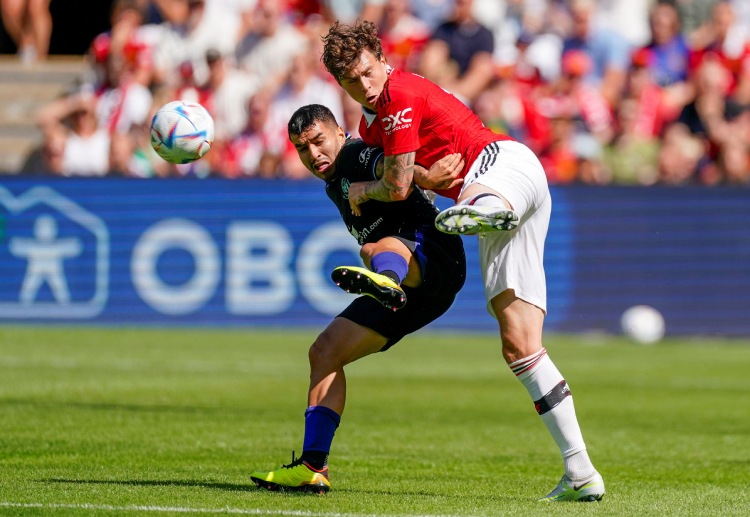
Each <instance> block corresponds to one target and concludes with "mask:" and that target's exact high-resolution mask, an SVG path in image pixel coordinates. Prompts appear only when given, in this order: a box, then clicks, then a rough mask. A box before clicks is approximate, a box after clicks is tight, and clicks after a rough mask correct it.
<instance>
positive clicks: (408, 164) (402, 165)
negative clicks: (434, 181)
mask: <svg viewBox="0 0 750 517" xmlns="http://www.w3.org/2000/svg"><path fill="white" fill-rule="evenodd" d="M416 154H417V153H416V152H415V151H412V152H410V153H403V154H395V155H393V156H386V157H385V163H384V165H383V175H382V177H381V178H380V179H378V180H375V181H361V182H357V183H352V184H351V185H350V186H349V206H350V207H351V209H352V213H353V214H354V215H361V213H362V212H361V211H360V209H359V205H361V204H362V203H364V202H365V201H367V200H369V199H374V200H376V201H385V202H390V201H403V200H404V199H406V198H407V197H409V194H411V191H412V188H413V186H412V181H413V179H414V161H415V156H416Z"/></svg>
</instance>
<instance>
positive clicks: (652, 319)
mask: <svg viewBox="0 0 750 517" xmlns="http://www.w3.org/2000/svg"><path fill="white" fill-rule="evenodd" d="M620 326H621V327H622V331H623V332H624V333H625V335H626V336H628V337H629V338H630V339H632V340H634V341H636V342H638V343H640V344H642V345H651V344H654V343H656V342H658V341H660V340H661V339H662V338H663V337H664V331H665V324H664V317H663V316H662V315H661V313H660V312H659V311H657V310H656V309H654V308H653V307H649V306H648V305H635V306H633V307H630V308H629V309H628V310H626V311H625V312H623V313H622V317H621V318H620Z"/></svg>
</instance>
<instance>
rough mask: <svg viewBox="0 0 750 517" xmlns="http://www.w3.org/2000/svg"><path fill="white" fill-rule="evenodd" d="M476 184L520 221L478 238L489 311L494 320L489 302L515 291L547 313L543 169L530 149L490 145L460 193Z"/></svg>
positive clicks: (547, 202)
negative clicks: (497, 197) (504, 202)
mask: <svg viewBox="0 0 750 517" xmlns="http://www.w3.org/2000/svg"><path fill="white" fill-rule="evenodd" d="M474 183H479V184H481V185H484V186H486V187H489V188H491V189H492V190H494V191H495V192H497V193H499V194H501V195H502V196H503V197H504V198H505V199H507V200H508V201H509V202H510V204H511V206H512V208H513V210H515V212H516V213H517V214H518V216H519V218H520V223H519V225H518V227H516V229H514V230H511V231H508V232H502V231H500V232H492V233H488V234H486V235H485V236H484V237H480V238H479V260H480V264H481V267H482V275H483V278H484V293H485V297H486V299H487V310H488V311H489V313H490V314H492V316H493V317H495V313H494V312H493V311H492V306H491V305H490V300H492V298H494V297H495V296H497V295H498V294H500V293H502V292H503V291H505V290H507V289H513V290H514V291H515V295H516V296H517V297H518V298H520V299H522V300H524V301H527V302H529V303H531V304H533V305H536V306H537V307H539V308H541V309H542V310H543V311H544V312H545V313H546V312H547V285H546V280H545V276H544V264H543V260H544V239H545V238H546V237H547V228H548V227H549V220H550V212H551V210H552V198H551V196H550V193H549V186H548V184H547V176H546V174H545V173H544V168H543V167H542V164H541V163H540V162H539V159H538V158H537V157H536V155H535V154H534V153H533V152H532V151H531V149H529V148H528V147H526V146H525V145H523V144H522V143H520V142H515V141H500V142H493V143H492V144H490V145H488V146H487V147H485V148H484V150H483V151H482V152H481V153H480V154H479V156H478V157H477V159H476V161H474V163H473V164H472V166H471V168H470V169H469V172H468V173H467V174H466V177H465V178H464V186H463V188H464V189H466V188H467V187H468V186H469V185H472V184H474Z"/></svg>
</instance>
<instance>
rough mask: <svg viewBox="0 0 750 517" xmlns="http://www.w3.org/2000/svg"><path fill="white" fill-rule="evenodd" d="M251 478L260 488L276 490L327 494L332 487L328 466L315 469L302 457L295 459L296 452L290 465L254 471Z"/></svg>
mask: <svg viewBox="0 0 750 517" xmlns="http://www.w3.org/2000/svg"><path fill="white" fill-rule="evenodd" d="M250 479H251V480H252V481H253V483H255V486H257V487H258V488H265V489H268V490H274V491H275V490H281V491H294V492H313V493H316V494H325V493H326V492H328V491H329V490H330V489H331V482H330V481H328V467H326V468H324V469H323V470H315V469H314V468H312V467H311V466H310V465H308V464H307V463H306V462H304V461H302V459H301V458H297V459H294V454H292V462H291V463H290V464H289V465H284V466H283V467H281V468H280V469H278V470H272V471H271V472H260V471H256V472H253V473H252V474H250Z"/></svg>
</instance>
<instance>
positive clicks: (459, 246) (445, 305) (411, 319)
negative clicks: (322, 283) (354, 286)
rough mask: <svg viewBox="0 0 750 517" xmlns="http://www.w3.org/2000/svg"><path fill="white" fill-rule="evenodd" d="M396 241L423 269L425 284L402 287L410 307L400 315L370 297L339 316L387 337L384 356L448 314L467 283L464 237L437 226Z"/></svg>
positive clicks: (407, 304)
mask: <svg viewBox="0 0 750 517" xmlns="http://www.w3.org/2000/svg"><path fill="white" fill-rule="evenodd" d="M393 237H396V238H398V239H399V240H401V241H402V242H404V243H405V244H406V245H407V246H408V247H409V249H411V250H412V253H414V255H415V257H416V258H417V261H418V262H419V265H420V267H421V269H422V284H421V285H420V286H419V287H417V288H410V287H406V286H402V287H403V289H404V293H405V294H406V305H405V306H404V307H403V308H402V309H399V310H397V311H394V310H392V309H387V308H385V307H383V306H382V305H381V304H380V303H379V302H377V301H376V300H375V299H373V298H371V297H369V296H360V297H359V298H357V299H356V300H354V301H353V302H352V303H351V304H350V305H349V306H348V307H347V308H346V309H344V310H343V312H341V314H339V315H338V317H341V318H346V319H348V320H350V321H353V322H354V323H357V324H359V325H362V326H363V327H367V328H369V329H372V330H374V331H375V332H377V333H378V334H380V335H382V336H384V337H386V338H387V339H388V342H387V343H386V345H385V346H384V347H383V348H382V350H381V352H384V351H385V350H388V349H389V348H390V347H392V346H393V345H395V344H396V343H397V342H398V341H400V340H401V338H403V337H404V336H405V335H407V334H411V333H412V332H414V331H416V330H419V329H421V328H422V327H424V326H425V325H427V324H428V323H431V322H432V321H434V320H436V319H437V318H438V317H439V316H441V315H442V314H443V313H445V311H447V310H448V309H449V308H450V306H451V305H452V304H453V300H454V299H455V298H456V294H458V291H460V290H461V287H463V285H464V281H465V280H466V256H465V255H464V247H463V242H461V237H459V236H457V235H448V234H445V233H442V232H440V231H438V230H437V229H435V227H434V226H433V225H429V226H428V225H424V226H419V227H417V228H416V229H415V230H414V231H409V232H402V233H400V234H398V235H393Z"/></svg>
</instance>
